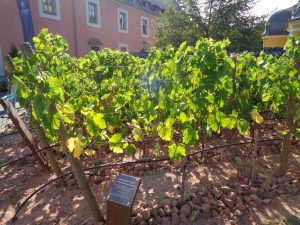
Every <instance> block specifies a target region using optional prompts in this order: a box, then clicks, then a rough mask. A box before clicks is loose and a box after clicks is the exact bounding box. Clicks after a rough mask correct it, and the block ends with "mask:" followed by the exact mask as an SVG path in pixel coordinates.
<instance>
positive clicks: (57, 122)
mask: <svg viewBox="0 0 300 225" xmlns="http://www.w3.org/2000/svg"><path fill="white" fill-rule="evenodd" d="M59 126H60V116H59V114H58V113H55V114H54V115H53V116H52V121H51V127H52V129H54V130H58V129H59Z"/></svg>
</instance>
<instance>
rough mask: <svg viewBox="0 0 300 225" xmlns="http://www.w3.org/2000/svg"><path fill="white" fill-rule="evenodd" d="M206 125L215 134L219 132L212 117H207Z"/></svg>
mask: <svg viewBox="0 0 300 225" xmlns="http://www.w3.org/2000/svg"><path fill="white" fill-rule="evenodd" d="M207 124H208V125H209V127H210V128H211V129H212V131H214V132H216V131H218V130H219V125H218V122H217V120H216V117H215V116H214V115H212V114H211V115H209V116H208V118H207Z"/></svg>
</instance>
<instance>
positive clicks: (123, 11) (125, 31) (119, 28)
mask: <svg viewBox="0 0 300 225" xmlns="http://www.w3.org/2000/svg"><path fill="white" fill-rule="evenodd" d="M121 12H122V13H125V15H126V30H121V27H120V13H121ZM118 31H119V32H122V33H128V11H127V10H125V9H120V8H118Z"/></svg>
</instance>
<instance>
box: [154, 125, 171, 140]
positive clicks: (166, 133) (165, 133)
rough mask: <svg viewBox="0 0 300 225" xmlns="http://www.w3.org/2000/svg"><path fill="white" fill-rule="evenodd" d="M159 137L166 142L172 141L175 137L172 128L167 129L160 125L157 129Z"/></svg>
mask: <svg viewBox="0 0 300 225" xmlns="http://www.w3.org/2000/svg"><path fill="white" fill-rule="evenodd" d="M157 131H158V135H159V136H160V138H161V139H163V140H164V141H171V140H172V137H173V128H172V127H166V126H163V125H161V124H160V125H159V126H158V127H157Z"/></svg>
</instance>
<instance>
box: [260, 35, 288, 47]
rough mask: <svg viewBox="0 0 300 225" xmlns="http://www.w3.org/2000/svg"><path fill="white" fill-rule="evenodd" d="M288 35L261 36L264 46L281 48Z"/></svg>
mask: <svg viewBox="0 0 300 225" xmlns="http://www.w3.org/2000/svg"><path fill="white" fill-rule="evenodd" d="M287 37H288V36H284V35H280V36H275V35H274V36H265V37H263V47H264V48H283V47H284V46H285V43H286V41H287Z"/></svg>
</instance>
